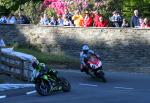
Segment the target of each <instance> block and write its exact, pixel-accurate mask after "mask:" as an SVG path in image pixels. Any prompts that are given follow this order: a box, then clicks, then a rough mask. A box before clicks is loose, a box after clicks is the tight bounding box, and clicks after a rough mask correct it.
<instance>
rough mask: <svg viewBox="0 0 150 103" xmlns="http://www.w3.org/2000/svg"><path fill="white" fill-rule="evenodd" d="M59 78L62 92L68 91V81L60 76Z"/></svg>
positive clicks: (69, 86)
mask: <svg viewBox="0 0 150 103" xmlns="http://www.w3.org/2000/svg"><path fill="white" fill-rule="evenodd" d="M60 80H61V84H62V90H63V91H64V92H69V91H70V90H71V85H70V83H69V81H68V80H66V79H65V78H62V77H61V78H60Z"/></svg>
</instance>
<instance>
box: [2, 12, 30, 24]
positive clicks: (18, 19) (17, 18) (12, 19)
mask: <svg viewBox="0 0 150 103" xmlns="http://www.w3.org/2000/svg"><path fill="white" fill-rule="evenodd" d="M0 24H29V20H28V18H27V17H26V16H24V15H22V14H21V13H18V15H14V14H10V15H9V16H8V17H7V16H5V15H2V16H1V17H0Z"/></svg>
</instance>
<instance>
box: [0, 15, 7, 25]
mask: <svg viewBox="0 0 150 103" xmlns="http://www.w3.org/2000/svg"><path fill="white" fill-rule="evenodd" d="M6 23H7V18H6V16H4V15H2V16H1V18H0V24H6Z"/></svg>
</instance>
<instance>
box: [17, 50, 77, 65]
mask: <svg viewBox="0 0 150 103" xmlns="http://www.w3.org/2000/svg"><path fill="white" fill-rule="evenodd" d="M15 50H16V51H19V52H23V53H27V54H31V55H33V56H35V57H36V58H37V59H38V60H39V61H40V62H43V63H46V64H48V65H65V66H67V67H68V66H71V67H74V66H79V59H78V58H75V57H72V56H68V55H66V54H65V53H57V54H56V53H42V52H40V51H38V50H35V49H33V48H32V49H31V48H26V47H25V48H22V47H18V48H16V49H15Z"/></svg>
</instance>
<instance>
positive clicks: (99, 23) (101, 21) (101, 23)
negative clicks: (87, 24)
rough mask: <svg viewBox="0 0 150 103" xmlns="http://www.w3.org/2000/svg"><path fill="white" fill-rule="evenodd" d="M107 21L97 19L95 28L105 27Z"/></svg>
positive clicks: (100, 18)
mask: <svg viewBox="0 0 150 103" xmlns="http://www.w3.org/2000/svg"><path fill="white" fill-rule="evenodd" d="M107 26H108V20H104V19H103V17H102V16H100V17H99V21H98V22H97V27H107Z"/></svg>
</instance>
